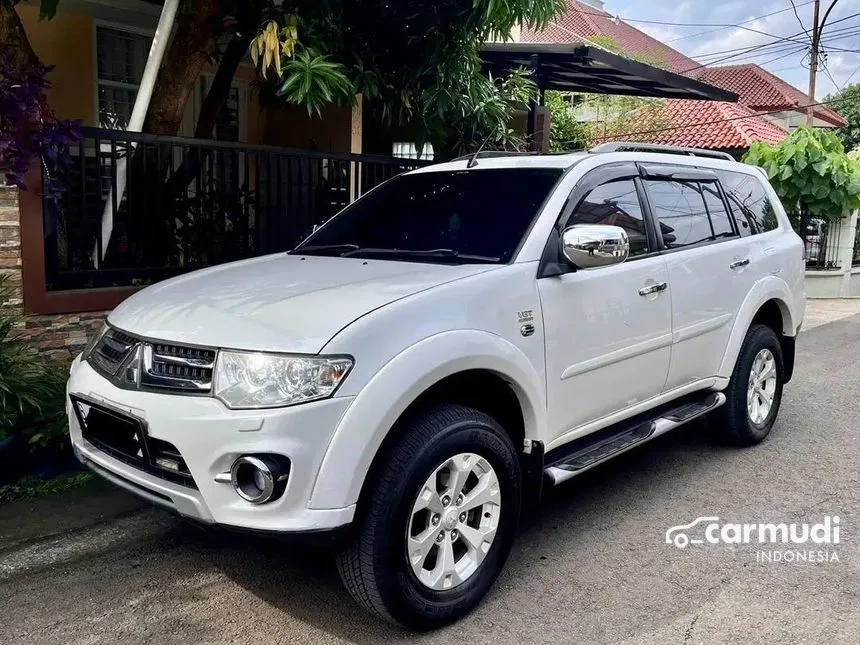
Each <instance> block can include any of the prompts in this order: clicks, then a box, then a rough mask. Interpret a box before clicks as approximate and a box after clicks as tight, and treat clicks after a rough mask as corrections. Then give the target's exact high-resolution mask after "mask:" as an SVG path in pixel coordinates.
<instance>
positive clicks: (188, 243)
mask: <svg viewBox="0 0 860 645" xmlns="http://www.w3.org/2000/svg"><path fill="white" fill-rule="evenodd" d="M82 134H83V136H82V139H81V141H80V142H79V143H77V144H75V145H74V146H73V149H72V151H71V157H70V159H69V160H67V163H66V164H65V165H64V166H63V172H62V182H61V183H62V186H63V187H64V190H63V192H62V194H61V195H60V196H59V197H57V198H48V197H46V198H45V199H44V202H43V215H44V230H45V268H46V281H47V288H48V290H49V291H53V290H67V289H88V288H93V287H108V286H133V285H141V284H148V283H150V282H153V281H156V280H159V279H163V278H165V277H169V276H171V275H176V274H178V273H182V272H185V271H191V270H193V269H198V268H201V267H206V266H211V265H214V264H220V263H222V262H228V261H231V260H237V259H242V258H247V257H253V256H257V255H263V254H266V253H272V252H277V251H283V250H287V249H290V248H293V247H294V246H295V245H296V244H297V243H298V242H299V241H301V240H302V239H303V238H304V237H306V236H307V235H308V234H309V233H310V232H311V231H312V230H313V228H314V226H315V225H318V224H321V223H322V222H324V221H325V220H327V219H328V218H329V217H331V216H332V215H334V214H335V213H337V212H338V211H339V210H341V209H342V208H343V207H344V206H346V205H347V204H349V203H350V202H351V201H354V200H355V199H356V198H358V197H359V196H361V195H362V194H363V193H365V192H366V191H368V190H370V189H371V188H373V187H374V186H376V185H378V184H379V183H381V182H383V181H385V180H386V179H389V178H391V177H393V176H394V175H397V174H399V173H401V172H404V171H406V170H411V169H413V168H417V167H419V166H423V165H426V164H427V163H428V162H427V161H423V160H422V161H419V160H415V159H400V158H394V157H383V156H373V155H361V154H339V153H328V152H317V151H310V150H299V149H288V148H275V147H271V146H259V145H247V144H241V143H232V142H221V141H206V140H201V139H186V138H180V137H161V136H154V135H148V134H140V133H131V132H124V131H121V130H102V129H96V128H84V129H83V133H82Z"/></svg>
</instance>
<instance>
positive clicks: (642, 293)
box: [639, 282, 669, 296]
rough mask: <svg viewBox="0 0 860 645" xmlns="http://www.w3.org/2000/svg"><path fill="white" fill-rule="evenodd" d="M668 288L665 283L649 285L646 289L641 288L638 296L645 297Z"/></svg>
mask: <svg viewBox="0 0 860 645" xmlns="http://www.w3.org/2000/svg"><path fill="white" fill-rule="evenodd" d="M668 286H669V285H668V284H666V283H665V282H658V283H657V284H651V285H648V286H647V287H642V288H641V289H639V295H640V296H647V295H649V294H652V293H658V292H660V291H665V290H666V287H668Z"/></svg>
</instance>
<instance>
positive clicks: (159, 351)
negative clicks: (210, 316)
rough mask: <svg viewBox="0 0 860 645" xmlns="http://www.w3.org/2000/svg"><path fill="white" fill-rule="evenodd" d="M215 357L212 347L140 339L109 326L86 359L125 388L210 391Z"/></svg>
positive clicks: (182, 392) (214, 350) (183, 392)
mask: <svg viewBox="0 0 860 645" xmlns="http://www.w3.org/2000/svg"><path fill="white" fill-rule="evenodd" d="M217 356H218V352H217V350H216V349H213V348H207V347H193V346H189V345H180V344H177V343H169V342H164V341H155V340H149V339H145V338H139V337H136V336H132V335H131V334H128V333H126V332H123V331H120V330H118V329H116V328H114V327H110V328H108V330H107V331H106V332H105V334H104V335H103V336H102V338H101V339H100V340H99V342H98V343H97V345H96V346H95V348H94V349H93V351H92V354H91V355H90V356H89V358H88V362H89V363H90V365H92V366H93V368H94V369H95V370H96V371H98V372H99V373H101V374H102V376H104V377H106V378H107V379H108V380H110V381H111V382H112V383H113V384H114V385H116V386H117V387H121V388H124V389H135V390H146V391H155V392H169V393H175V394H209V393H210V392H211V391H212V377H213V373H214V370H215V360H216V358H217Z"/></svg>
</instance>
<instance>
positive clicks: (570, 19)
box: [520, 0, 699, 73]
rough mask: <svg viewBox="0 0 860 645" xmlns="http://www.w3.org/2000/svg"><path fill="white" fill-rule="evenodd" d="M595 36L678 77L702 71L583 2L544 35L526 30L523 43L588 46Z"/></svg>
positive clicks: (574, 2)
mask: <svg viewBox="0 0 860 645" xmlns="http://www.w3.org/2000/svg"><path fill="white" fill-rule="evenodd" d="M595 36H607V37H609V38H612V40H613V41H615V42H616V43H617V44H618V46H619V47H620V48H621V50H622V51H624V52H627V53H629V54H637V55H640V56H644V57H647V58H649V59H650V60H653V61H654V62H656V63H658V64H661V65H665V66H666V69H668V70H670V71H673V72H676V73H682V72H686V71H688V70H691V69H694V68H698V67H699V64H698V63H697V62H696V61H694V60H693V59H691V58H688V57H687V56H684V54H682V53H681V52H679V51H676V50H674V49H672V48H671V47H669V46H668V45H664V44H663V43H661V42H660V41H659V40H657V39H656V38H652V37H651V36H649V35H648V34H646V33H645V32H643V31H640V30H638V29H636V28H635V27H633V26H631V25H628V24H627V23H626V22H619V23H618V24H615V20H614V18H613V16H612V15H611V14H609V13H607V12H605V11H602V10H600V9H598V8H597V7H594V6H592V5H589V4H585V3H584V2H579V0H567V9H566V10H565V12H564V14H563V15H562V16H560V17H559V18H557V19H556V21H555V23H554V24H550V25H549V26H548V27H547V28H546V29H545V30H544V31H540V32H537V31H533V30H531V29H528V28H525V27H524V28H523V30H522V33H521V34H520V40H521V41H522V42H537V43H547V42H549V43H570V42H585V41H586V40H588V39H591V38H594V37H595Z"/></svg>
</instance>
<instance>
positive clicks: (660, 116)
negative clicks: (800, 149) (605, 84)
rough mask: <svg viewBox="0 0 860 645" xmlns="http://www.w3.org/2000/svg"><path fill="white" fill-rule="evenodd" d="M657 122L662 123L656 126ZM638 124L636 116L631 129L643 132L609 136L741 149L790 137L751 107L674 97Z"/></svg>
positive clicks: (689, 145) (692, 146) (670, 143)
mask: <svg viewBox="0 0 860 645" xmlns="http://www.w3.org/2000/svg"><path fill="white" fill-rule="evenodd" d="M655 117H656V118H655ZM655 122H659V123H660V125H657V126H655V125H653V124H654V123H655ZM667 122H668V123H667ZM638 123H639V125H637V119H635V118H634V119H632V122H631V123H630V124H628V126H627V128H628V129H629V130H631V131H634V132H637V131H642V132H643V134H640V135H635V134H633V135H629V136H618V135H615V136H607V139H613V140H619V139H620V140H624V141H647V142H649V143H662V144H666V145H672V146H686V147H689V148H710V149H714V150H737V149H743V148H749V146H750V144H751V143H753V142H754V141H764V142H766V143H779V142H780V141H782V140H783V139H785V137H787V136H788V132H786V131H785V130H783V129H782V128H780V127H779V126H777V125H776V124H774V123H771V122H770V121H768V120H767V119H766V118H765V117H762V116H759V115H757V114H756V113H755V112H754V111H753V110H751V109H750V108H748V107H745V106H743V105H738V104H737V103H725V102H721V101H692V100H686V99H683V100H682V99H670V100H668V101H666V102H665V104H664V105H663V106H661V107H660V108H657V112H656V113H654V112H653V111H652V112H650V113H649V114H648V116H647V118H646V117H645V116H644V115H643V118H642V119H641V120H639V121H638ZM649 123H650V124H652V125H651V126H650V127H651V128H653V129H655V130H657V129H659V128H663V127H666V128H672V129H667V130H663V131H660V132H653V133H644V131H647V130H648V129H649V125H648V124H649ZM663 124H666V125H663ZM679 126H680V127H679ZM683 126H687V127H683Z"/></svg>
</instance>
